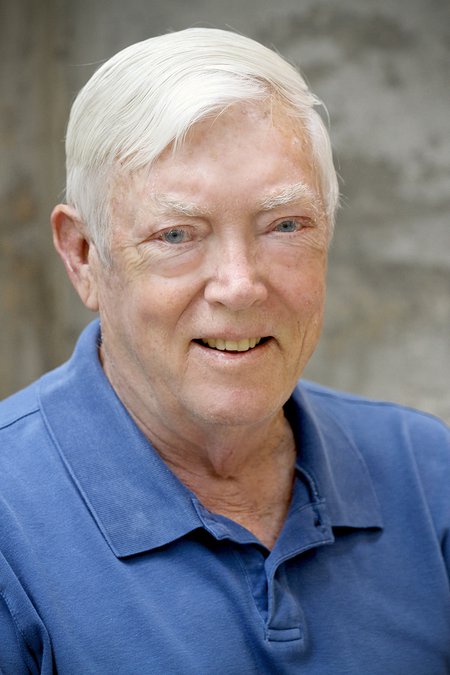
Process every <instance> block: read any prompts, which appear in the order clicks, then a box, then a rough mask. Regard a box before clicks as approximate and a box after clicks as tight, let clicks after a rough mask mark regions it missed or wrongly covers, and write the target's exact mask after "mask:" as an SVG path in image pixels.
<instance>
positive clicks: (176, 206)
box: [151, 182, 323, 218]
mask: <svg viewBox="0 0 450 675" xmlns="http://www.w3.org/2000/svg"><path fill="white" fill-rule="evenodd" d="M151 200H152V202H153V203H154V204H155V206H156V208H157V209H159V210H160V211H161V213H176V214H177V215H182V216H188V217H191V218H196V217H204V216H206V217H208V216H210V215H211V213H210V211H209V209H207V208H205V207H203V206H201V205H199V204H195V203H194V202H186V201H182V200H180V199H177V198H176V197H174V196H172V195H169V194H165V193H153V194H152V195H151ZM302 202H303V203H304V204H305V205H308V206H310V207H311V206H312V207H313V209H314V211H317V212H319V211H320V210H321V209H322V208H323V207H322V202H321V200H320V198H319V196H318V195H317V193H316V192H315V191H314V190H313V189H312V188H311V187H310V186H309V185H307V184H306V183H302V182H300V183H294V184H293V185H287V186H286V187H284V188H282V189H281V190H280V191H277V192H273V193H271V194H268V195H267V196H266V197H264V198H263V199H262V200H261V201H260V202H259V204H258V208H259V210H260V211H271V210H272V209H276V208H278V207H280V206H288V205H289V204H294V203H302Z"/></svg>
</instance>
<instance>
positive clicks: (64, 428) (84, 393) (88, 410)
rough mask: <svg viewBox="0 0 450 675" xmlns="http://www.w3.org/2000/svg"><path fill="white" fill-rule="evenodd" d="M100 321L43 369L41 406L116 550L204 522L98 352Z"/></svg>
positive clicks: (124, 551) (128, 550) (154, 542)
mask: <svg viewBox="0 0 450 675" xmlns="http://www.w3.org/2000/svg"><path fill="white" fill-rule="evenodd" d="M99 338H100V330H99V324H98V322H97V321H95V322H93V323H91V324H90V325H89V326H88V327H87V328H86V329H85V330H84V331H83V333H82V335H81V336H80V339H79V341H78V343H77V346H76V349H75V352H74V354H73V356H72V358H71V359H70V360H69V361H68V362H67V363H66V364H64V365H63V366H61V367H60V368H58V369H56V370H55V371H53V372H51V373H49V374H48V375H46V376H44V377H43V378H42V380H41V385H40V401H41V408H42V412H43V415H44V419H45V421H46V424H47V427H48V430H49V432H50V434H51V435H52V437H53V439H54V442H55V444H56V447H57V449H58V450H59V452H60V455H61V458H62V460H63V462H64V463H65V465H66V467H67V470H68V472H69V474H70V475H71V477H72V479H73V481H74V483H75V485H76V486H77V488H78V490H79V492H80V493H81V495H82V497H83V499H84V500H85V503H86V505H87V506H88V508H89V510H90V512H91V514H92V516H93V517H94V519H95V520H96V522H97V524H98V526H99V528H100V530H101V531H102V533H103V535H104V537H105V539H106V540H107V542H108V543H109V545H110V547H111V548H112V550H113V552H114V553H115V555H117V556H118V557H123V556H128V555H132V554H135V553H141V552H143V551H146V550H149V549H152V548H156V547H159V546H162V545H164V544H167V543H169V542H170V541H173V540H175V539H178V538H179V537H182V536H184V535H185V534H187V533H188V532H190V531H192V530H194V529H196V528H198V527H202V522H201V520H200V518H199V516H198V514H197V511H196V509H195V506H194V504H193V502H192V494H191V493H190V492H189V490H188V489H187V488H185V487H184V485H183V484H182V483H181V482H180V481H179V480H178V479H177V478H176V476H175V475H174V474H173V473H172V472H171V471H170V470H169V468H168V467H167V466H166V464H165V463H164V462H163V460H162V459H161V458H160V456H159V455H158V453H157V452H156V451H155V450H154V448H153V447H152V446H151V444H150V443H149V442H148V440H147V439H146V438H145V436H144V435H143V434H142V433H141V431H140V430H139V429H138V427H137V426H136V424H135V423H134V421H133V420H132V418H131V417H130V415H129V414H128V412H127V410H126V409H125V407H124V406H123V404H122V403H121V401H120V399H119V398H118V397H117V395H116V393H115V391H114V389H113V388H112V386H111V385H110V383H109V381H108V379H107V377H106V375H105V374H104V371H103V369H102V367H101V364H100V361H99V358H98V345H99Z"/></svg>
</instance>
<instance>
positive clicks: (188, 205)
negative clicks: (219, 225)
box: [151, 193, 209, 218]
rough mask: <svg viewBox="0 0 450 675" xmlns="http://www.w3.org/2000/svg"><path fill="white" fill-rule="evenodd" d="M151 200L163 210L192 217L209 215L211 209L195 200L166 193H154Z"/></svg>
mask: <svg viewBox="0 0 450 675" xmlns="http://www.w3.org/2000/svg"><path fill="white" fill-rule="evenodd" d="M151 200H152V202H153V203H154V204H155V206H156V208H158V209H159V210H160V211H161V212H163V213H165V212H171V213H176V214H179V215H182V216H188V217H191V218H195V217H201V216H205V215H206V216H208V215H209V210H208V209H205V208H204V207H203V206H200V205H198V204H195V203H193V202H185V201H181V200H180V199H177V198H176V197H172V196H171V195H167V194H164V193H153V194H152V195H151Z"/></svg>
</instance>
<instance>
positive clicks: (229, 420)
mask: <svg viewBox="0 0 450 675" xmlns="http://www.w3.org/2000/svg"><path fill="white" fill-rule="evenodd" d="M287 398H289V394H288V395H287V396H286V397H285V398H284V397H279V396H278V397H271V398H269V397H267V396H263V397H260V396H258V395H256V396H255V394H254V393H244V392H242V391H238V392H230V393H229V394H228V395H227V396H223V395H222V396H221V397H219V396H216V397H210V398H209V399H208V400H207V401H205V404H204V405H203V406H198V405H197V406H196V410H195V416H196V417H197V419H202V420H203V422H206V423H207V424H212V425H220V426H230V427H233V426H234V427H239V426H252V425H257V424H258V423H263V422H265V421H266V420H268V419H270V418H271V417H273V416H274V415H276V414H277V413H279V412H280V410H281V409H282V407H283V405H284V403H285V400H287Z"/></svg>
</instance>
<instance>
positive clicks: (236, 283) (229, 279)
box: [205, 244, 268, 311]
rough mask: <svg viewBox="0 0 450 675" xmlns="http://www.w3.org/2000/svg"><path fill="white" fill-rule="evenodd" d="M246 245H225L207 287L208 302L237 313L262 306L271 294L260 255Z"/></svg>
mask: <svg viewBox="0 0 450 675" xmlns="http://www.w3.org/2000/svg"><path fill="white" fill-rule="evenodd" d="M248 249H249V247H248V246H246V245H245V244H240V245H233V244H228V245H226V246H221V248H220V250H219V251H218V252H217V255H216V261H215V264H213V265H212V268H211V273H210V275H209V278H208V281H207V284H206V287H205V299H206V300H207V302H209V303H210V304H220V305H223V306H225V307H227V308H228V309H231V310H233V311H242V310H245V309H249V308H250V307H252V306H253V305H256V304H261V303H262V302H264V300H265V299H266V298H267V295H268V291H267V286H266V283H265V281H264V279H263V276H262V267H261V264H260V261H258V260H257V255H256V252H252V251H249V250H248Z"/></svg>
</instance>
